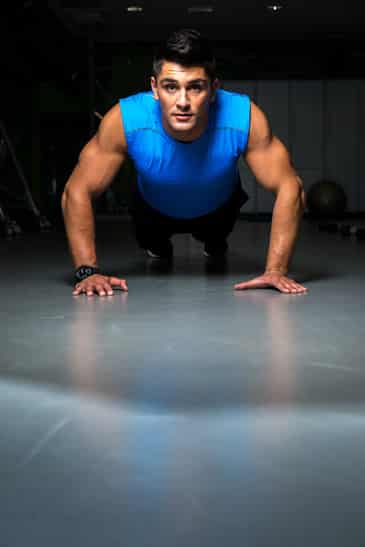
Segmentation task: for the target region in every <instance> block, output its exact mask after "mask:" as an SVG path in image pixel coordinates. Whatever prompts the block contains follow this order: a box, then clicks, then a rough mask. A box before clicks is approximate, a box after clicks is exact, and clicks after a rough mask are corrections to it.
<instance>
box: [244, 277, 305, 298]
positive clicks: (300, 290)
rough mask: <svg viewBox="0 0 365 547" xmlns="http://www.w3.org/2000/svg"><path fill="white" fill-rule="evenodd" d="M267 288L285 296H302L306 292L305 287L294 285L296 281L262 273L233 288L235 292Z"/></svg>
mask: <svg viewBox="0 0 365 547" xmlns="http://www.w3.org/2000/svg"><path fill="white" fill-rule="evenodd" d="M267 287H274V288H275V289H277V290H278V291H280V292H282V293H286V294H304V293H306V292H308V289H307V288H306V287H303V285H299V283H296V281H294V280H293V279H290V278H289V277H286V276H285V275H283V274H281V273H280V272H273V273H269V272H268V273H264V274H263V275H260V276H259V277H255V278H254V279H251V280H250V281H244V282H243V283H237V285H235V286H234V288H235V289H237V290H246V289H264V288H267Z"/></svg>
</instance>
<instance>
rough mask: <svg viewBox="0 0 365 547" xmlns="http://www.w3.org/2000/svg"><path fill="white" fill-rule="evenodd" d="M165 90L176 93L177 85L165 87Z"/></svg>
mask: <svg viewBox="0 0 365 547" xmlns="http://www.w3.org/2000/svg"><path fill="white" fill-rule="evenodd" d="M165 89H167V91H175V89H176V85H173V84H170V85H167V86H165Z"/></svg>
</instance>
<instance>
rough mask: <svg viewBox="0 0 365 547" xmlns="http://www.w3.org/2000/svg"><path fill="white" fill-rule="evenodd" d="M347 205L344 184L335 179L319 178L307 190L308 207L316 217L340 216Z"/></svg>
mask: <svg viewBox="0 0 365 547" xmlns="http://www.w3.org/2000/svg"><path fill="white" fill-rule="evenodd" d="M346 207H347V197H346V193H345V191H344V189H343V188H342V186H341V185H340V184H339V183H338V182H335V181H333V180H319V181H317V182H315V183H314V184H312V186H311V187H310V188H309V190H308V192H307V208H308V211H309V212H310V213H311V214H312V215H313V216H315V217H320V218H323V217H327V218H328V217H340V216H341V215H343V213H344V212H345V210H346Z"/></svg>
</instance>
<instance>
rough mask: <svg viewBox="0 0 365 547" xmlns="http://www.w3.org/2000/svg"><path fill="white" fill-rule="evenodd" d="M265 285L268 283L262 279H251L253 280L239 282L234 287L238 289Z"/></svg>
mask: <svg viewBox="0 0 365 547" xmlns="http://www.w3.org/2000/svg"><path fill="white" fill-rule="evenodd" d="M265 285H267V283H266V282H264V281H263V280H261V279H251V281H244V282H243V283H237V284H236V285H235V286H234V288H235V289H238V290H243V289H254V288H257V287H264V286H265Z"/></svg>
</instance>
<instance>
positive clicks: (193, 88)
mask: <svg viewBox="0 0 365 547" xmlns="http://www.w3.org/2000/svg"><path fill="white" fill-rule="evenodd" d="M190 90H191V91H193V92H194V93H200V92H201V91H202V90H203V87H202V86H201V85H199V84H196V85H192V86H191V87H190Z"/></svg>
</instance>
